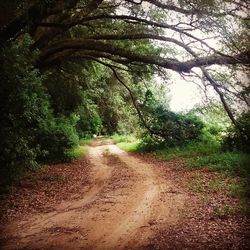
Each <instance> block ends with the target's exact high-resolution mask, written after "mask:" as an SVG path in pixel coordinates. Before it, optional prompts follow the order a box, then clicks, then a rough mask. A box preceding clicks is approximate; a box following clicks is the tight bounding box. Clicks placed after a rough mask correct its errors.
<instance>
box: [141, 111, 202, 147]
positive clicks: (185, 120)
mask: <svg viewBox="0 0 250 250" xmlns="http://www.w3.org/2000/svg"><path fill="white" fill-rule="evenodd" d="M144 114H145V115H146V121H147V124H148V126H149V127H150V129H151V130H152V131H154V133H151V134H149V133H147V135H143V137H144V144H148V145H150V144H164V145H165V146H167V147H173V146H182V145H185V144H187V143H189V142H191V141H194V140H197V139H199V138H200V137H201V134H202V128H203V126H204V125H203V123H202V121H201V120H200V119H199V118H198V117H196V116H194V115H191V114H181V113H174V112H172V111H169V110H166V109H164V108H163V107H162V106H156V107H147V108H146V109H145V111H144Z"/></svg>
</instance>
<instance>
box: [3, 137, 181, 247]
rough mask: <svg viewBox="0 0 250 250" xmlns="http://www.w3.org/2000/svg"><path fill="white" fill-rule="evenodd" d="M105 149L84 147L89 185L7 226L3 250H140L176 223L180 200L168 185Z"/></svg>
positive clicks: (149, 168) (151, 169) (149, 169)
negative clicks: (162, 229) (52, 206)
mask: <svg viewBox="0 0 250 250" xmlns="http://www.w3.org/2000/svg"><path fill="white" fill-rule="evenodd" d="M106 143H107V144H106V145H105V144H104V143H103V141H102V140H101V139H99V140H96V141H95V142H94V143H93V144H92V145H91V146H90V147H89V150H88V158H89V160H90V163H91V165H92V174H91V185H90V186H89V188H88V190H87V192H86V193H85V194H84V195H83V197H81V199H78V200H72V199H70V197H69V200H68V201H64V202H62V203H61V204H60V205H58V206H57V207H56V208H55V209H54V211H53V212H49V213H44V214H34V215H30V216H29V217H28V218H26V219H25V220H23V221H17V222H13V223H12V224H10V225H8V226H7V227H6V229H5V232H4V233H5V235H6V236H8V235H11V236H12V237H11V239H12V240H10V241H7V243H6V244H5V245H4V246H3V249H145V248H147V247H148V246H149V245H150V239H151V238H152V237H154V233H155V232H156V230H155V229H156V228H159V227H161V225H164V226H165V227H166V225H173V224H175V223H176V222H177V221H178V219H179V210H181V209H182V207H183V205H184V201H185V196H184V195H183V194H179V193H178V192H173V190H174V189H175V187H174V183H172V182H171V181H170V180H169V181H168V180H166V179H163V178H162V177H161V175H160V172H158V170H157V168H155V166H154V165H153V164H149V163H146V162H144V161H142V160H140V159H138V158H136V157H134V156H131V155H130V154H128V153H126V152H124V151H123V150H121V149H119V148H118V147H117V146H116V145H114V144H112V143H111V141H106ZM13 239H14V240H13Z"/></svg>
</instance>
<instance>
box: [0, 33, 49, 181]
mask: <svg viewBox="0 0 250 250" xmlns="http://www.w3.org/2000/svg"><path fill="white" fill-rule="evenodd" d="M30 42H31V41H30V39H29V37H27V36H25V37H24V40H23V43H22V44H16V45H15V46H12V47H5V48H1V54H0V65H1V66H0V67H1V68H0V70H1V79H0V81H1V82H0V99H1V104H0V112H1V117H0V138H1V140H0V149H1V155H0V166H1V169H0V175H1V177H2V180H0V181H1V182H10V181H13V180H16V179H17V178H18V177H19V176H20V175H21V174H22V173H24V172H25V170H27V169H31V168H35V167H36V166H37V163H36V155H37V151H38V147H37V145H36V144H35V143H34V142H35V134H36V132H37V130H38V129H39V123H40V121H41V120H43V119H46V117H47V115H48V114H49V112H50V110H49V98H48V95H47V93H46V89H45V88H44V87H43V86H42V81H43V79H44V76H43V75H41V74H40V73H39V72H38V71H37V70H36V69H34V68H33V66H32V63H31V61H32V59H33V58H34V56H35V53H30V52H29V45H30Z"/></svg>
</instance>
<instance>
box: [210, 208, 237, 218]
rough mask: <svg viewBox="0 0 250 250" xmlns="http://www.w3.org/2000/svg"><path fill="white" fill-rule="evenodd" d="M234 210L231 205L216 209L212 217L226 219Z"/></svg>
mask: <svg viewBox="0 0 250 250" xmlns="http://www.w3.org/2000/svg"><path fill="white" fill-rule="evenodd" d="M235 210H236V209H235V208H234V207H233V206H231V205H224V206H223V207H216V208H215V209H214V216H215V217H217V218H220V219H225V218H228V217H229V216H230V215H233V214H234V213H235V212H236V211H235Z"/></svg>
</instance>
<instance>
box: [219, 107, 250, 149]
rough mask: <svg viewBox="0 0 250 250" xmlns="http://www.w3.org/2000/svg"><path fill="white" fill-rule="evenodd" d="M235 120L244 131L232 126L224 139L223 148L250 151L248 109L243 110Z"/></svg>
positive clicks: (249, 117) (249, 115) (249, 116)
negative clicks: (246, 110)
mask: <svg viewBox="0 0 250 250" xmlns="http://www.w3.org/2000/svg"><path fill="white" fill-rule="evenodd" d="M236 122H237V124H238V126H239V127H240V128H241V129H242V130H243V131H244V132H243V133H242V132H241V131H239V129H238V128H236V127H235V126H232V127H231V128H230V129H229V131H228V134H227V136H226V137H225V139H224V148H226V149H230V150H242V151H245V152H250V111H248V112H243V113H242V114H241V115H240V116H239V118H238V119H237V120H236Z"/></svg>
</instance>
